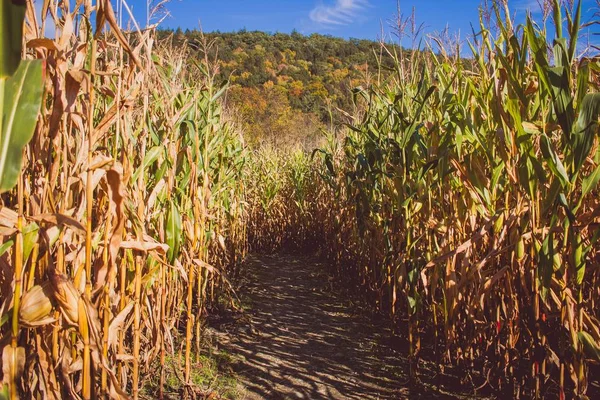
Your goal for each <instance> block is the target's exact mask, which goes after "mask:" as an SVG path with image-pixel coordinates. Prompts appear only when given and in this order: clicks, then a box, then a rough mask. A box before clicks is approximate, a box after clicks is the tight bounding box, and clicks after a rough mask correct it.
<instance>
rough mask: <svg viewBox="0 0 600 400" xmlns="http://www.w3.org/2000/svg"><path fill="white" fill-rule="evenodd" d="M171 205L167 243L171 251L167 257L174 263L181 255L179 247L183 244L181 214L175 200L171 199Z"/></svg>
mask: <svg viewBox="0 0 600 400" xmlns="http://www.w3.org/2000/svg"><path fill="white" fill-rule="evenodd" d="M170 203H171V207H170V209H169V217H168V218H167V245H168V246H169V251H168V252H167V258H168V259H169V262H170V263H171V264H173V263H174V262H175V260H176V259H177V257H178V256H179V248H180V246H181V234H182V228H181V225H182V223H181V214H179V210H178V209H177V206H176V205H175V202H173V201H171V202H170Z"/></svg>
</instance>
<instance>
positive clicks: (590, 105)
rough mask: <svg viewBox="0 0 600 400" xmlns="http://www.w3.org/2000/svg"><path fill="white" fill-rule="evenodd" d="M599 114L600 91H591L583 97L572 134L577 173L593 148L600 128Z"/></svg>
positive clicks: (574, 162)
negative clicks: (599, 126) (599, 123)
mask: <svg viewBox="0 0 600 400" xmlns="http://www.w3.org/2000/svg"><path fill="white" fill-rule="evenodd" d="M598 115H600V93H589V94H587V95H586V96H585V97H584V98H583V102H582V103H581V107H580V111H579V116H578V118H577V122H576V124H575V131H574V132H573V133H572V135H571V140H572V144H571V146H572V152H573V164H574V168H575V171H574V172H575V173H577V172H578V171H579V169H580V168H581V167H582V166H583V163H584V162H585V159H586V158H587V157H588V156H589V154H590V151H591V150H592V146H593V144H594V138H595V135H596V130H597V128H598Z"/></svg>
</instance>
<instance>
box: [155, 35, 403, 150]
mask: <svg viewBox="0 0 600 400" xmlns="http://www.w3.org/2000/svg"><path fill="white" fill-rule="evenodd" d="M168 35H172V37H173V40H174V43H175V45H176V46H182V45H183V44H184V43H187V44H188V45H189V46H190V47H192V48H195V47H196V46H198V47H199V48H198V53H199V54H202V52H203V49H202V48H201V47H202V46H201V45H200V44H201V43H203V39H202V34H201V32H200V31H190V30H186V31H185V32H183V31H181V30H178V31H175V32H174V31H169V30H164V31H161V36H162V37H163V38H164V37H167V36H168ZM206 39H207V40H208V41H209V42H211V41H213V42H214V45H213V46H212V47H211V48H210V52H209V53H210V55H211V57H215V56H218V60H219V61H218V62H219V65H220V68H219V73H218V76H217V80H219V81H229V82H230V84H231V90H230V91H229V93H228V102H229V104H230V105H232V106H233V108H234V109H236V110H237V113H238V117H239V120H240V122H241V123H242V124H243V126H244V131H245V133H246V138H247V140H248V141H249V142H250V144H257V143H259V142H260V143H262V144H265V143H267V144H269V143H270V144H272V145H275V146H277V147H281V146H288V145H290V144H291V143H296V142H298V141H299V142H300V143H302V144H304V145H305V146H306V147H310V146H312V145H313V144H314V139H315V137H316V136H317V135H318V131H319V130H320V128H323V127H326V126H329V124H330V123H334V124H337V123H339V122H340V113H338V112H337V109H342V110H348V111H351V110H352V109H353V103H352V96H351V95H350V91H351V89H352V88H355V87H358V86H364V85H367V84H368V83H369V81H370V80H371V79H377V78H378V75H377V73H376V71H378V70H380V69H379V68H378V66H379V64H380V63H381V64H382V65H383V66H387V67H389V68H392V67H393V65H394V62H393V56H392V55H391V54H390V53H388V52H386V51H383V50H382V48H381V46H380V44H379V43H378V42H374V41H370V40H359V39H349V40H346V39H341V38H335V37H331V36H326V35H319V34H313V35H310V36H304V35H302V34H300V33H297V32H293V33H291V34H284V33H275V34H270V33H265V32H248V31H245V30H242V31H239V32H235V33H219V32H215V33H209V34H206ZM388 50H390V52H391V53H393V52H394V51H396V52H397V53H399V48H395V47H394V46H391V47H390V46H388ZM383 70H384V71H385V70H386V69H385V68H384V69H383Z"/></svg>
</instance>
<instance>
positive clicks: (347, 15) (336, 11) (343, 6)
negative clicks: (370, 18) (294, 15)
mask: <svg viewBox="0 0 600 400" xmlns="http://www.w3.org/2000/svg"><path fill="white" fill-rule="evenodd" d="M369 5H370V4H369V0H335V3H334V4H329V5H326V4H319V5H318V6H316V7H315V8H313V9H312V10H311V11H310V14H309V17H310V19H311V21H313V22H316V23H318V24H321V25H329V26H335V25H349V24H351V23H352V22H354V20H355V19H356V18H357V16H358V15H359V13H360V12H361V11H363V10H364V9H365V8H367V7H369Z"/></svg>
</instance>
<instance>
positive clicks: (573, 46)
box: [569, 0, 581, 62]
mask: <svg viewBox="0 0 600 400" xmlns="http://www.w3.org/2000/svg"><path fill="white" fill-rule="evenodd" d="M569 28H570V32H569V61H570V62H572V61H573V60H574V59H575V51H576V50H577V40H578V39H579V29H580V28H581V0H579V1H578V2H577V8H576V11H575V20H574V21H573V22H572V23H571V26H570V27H569Z"/></svg>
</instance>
